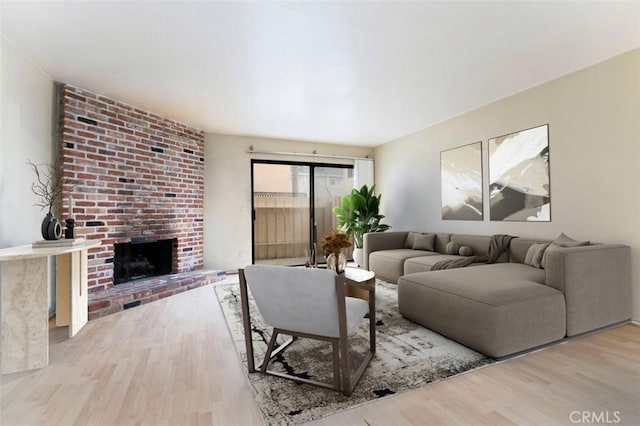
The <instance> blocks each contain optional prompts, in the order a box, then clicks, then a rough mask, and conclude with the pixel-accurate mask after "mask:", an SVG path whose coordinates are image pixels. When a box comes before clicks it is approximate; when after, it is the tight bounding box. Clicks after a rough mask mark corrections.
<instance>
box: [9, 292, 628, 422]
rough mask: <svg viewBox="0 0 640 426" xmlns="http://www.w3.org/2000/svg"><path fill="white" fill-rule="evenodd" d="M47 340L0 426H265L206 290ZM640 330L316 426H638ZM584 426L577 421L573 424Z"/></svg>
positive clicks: (605, 335) (579, 342)
mask: <svg viewBox="0 0 640 426" xmlns="http://www.w3.org/2000/svg"><path fill="white" fill-rule="evenodd" d="M65 332H66V330H65V329H55V330H53V331H52V332H51V338H52V339H51V340H52V341H51V344H50V351H51V352H50V365H49V366H48V367H46V368H44V369H41V370H38V371H33V372H25V373H16V374H11V375H5V376H2V378H1V398H2V400H1V405H0V410H1V411H0V424H1V425H3V426H4V425H20V426H23V425H138V424H140V425H142V424H144V425H254V424H255V425H259V424H261V423H262V420H261V417H260V414H259V411H258V409H257V407H256V405H255V403H254V401H253V399H252V394H251V391H250V390H249V388H248V384H247V381H246V380H245V370H244V367H243V366H242V365H241V364H240V360H239V357H238V355H237V353H236V351H235V349H234V347H233V345H232V343H231V338H230V335H229V332H228V330H227V327H226V324H225V322H224V318H223V316H222V313H221V311H220V308H219V306H218V303H217V300H216V297H215V294H214V291H213V290H212V287H211V286H207V287H202V288H198V289H195V290H192V291H189V292H186V293H182V294H179V295H176V296H173V297H171V298H168V299H164V300H161V301H158V302H154V303H151V304H148V305H143V306H139V307H137V308H133V309H130V310H127V311H124V312H121V313H119V314H115V315H111V316H108V317H105V318H102V319H99V320H95V321H91V322H89V324H87V326H85V328H84V329H83V330H82V331H81V332H80V333H79V334H78V335H77V336H76V337H74V338H73V339H68V338H66V337H65ZM639 406H640V327H637V326H635V325H625V326H622V327H618V328H615V329H611V330H608V331H605V332H602V333H599V334H596V335H592V336H588V337H584V338H580V339H576V340H573V341H569V342H567V343H564V344H561V345H556V346H553V347H550V348H547V349H544V350H542V351H539V352H535V353H531V354H528V355H525V356H522V357H519V358H515V359H511V360H508V361H504V362H501V363H498V364H494V365H491V366H489V367H486V368H483V369H480V370H476V371H474V372H471V373H467V374H463V375H460V376H457V377H455V378H452V379H449V380H445V381H442V382H439V383H434V384H431V385H428V386H425V387H423V388H420V389H416V390H414V391H411V392H406V393H403V394H399V395H396V396H392V397H388V398H385V399H382V400H380V401H376V402H373V403H369V404H365V405H362V406H360V407H357V408H355V409H351V410H346V411H343V412H340V413H337V414H335V415H332V416H329V417H327V418H325V419H322V420H320V421H318V422H316V423H315V424H317V425H337V424H340V425H341V424H345V425H425V424H446V425H449V424H452V425H457V424H472V425H478V424H491V425H500V424H535V425H553V424H566V425H571V424H573V423H572V422H571V418H570V416H571V415H572V414H571V413H572V412H574V411H588V412H595V413H596V414H598V415H599V414H600V413H601V412H604V413H607V412H608V413H609V419H610V420H615V419H616V417H614V416H615V414H616V413H615V412H618V417H619V418H620V419H621V420H622V422H621V423H623V424H640V409H639V408H638V407H639ZM573 416H574V417H573V419H578V418H579V417H576V416H581V414H573Z"/></svg>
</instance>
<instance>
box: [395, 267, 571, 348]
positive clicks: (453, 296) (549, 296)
mask: <svg viewBox="0 0 640 426" xmlns="http://www.w3.org/2000/svg"><path fill="white" fill-rule="evenodd" d="M544 275H545V274H544V271H543V270H540V269H535V268H531V267H530V266H526V265H523V264H515V263H496V264H491V265H484V266H477V267H473V268H459V269H449V270H443V271H432V272H423V273H418V274H410V275H405V276H403V277H401V278H400V279H399V281H398V309H399V311H400V313H401V314H402V315H403V316H404V317H406V318H408V319H410V320H412V321H415V322H417V323H419V324H421V325H423V326H425V327H427V328H429V329H431V330H433V331H436V332H438V333H440V334H443V335H445V336H447V337H450V338H452V339H454V340H456V341H458V342H460V343H462V344H465V345H467V346H470V347H472V348H474V349H476V350H478V351H480V352H482V353H484V354H486V355H489V356H493V357H503V356H507V355H511V354H514V353H517V352H519V351H523V350H525V349H530V348H533V347H537V346H540V345H544V344H546V343H549V342H553V341H555V340H559V339H562V338H563V337H564V335H565V330H566V328H565V327H566V317H565V302H564V296H563V294H562V293H561V292H559V291H557V290H555V289H553V288H550V287H548V286H545V285H541V282H544Z"/></svg>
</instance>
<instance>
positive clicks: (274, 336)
mask: <svg viewBox="0 0 640 426" xmlns="http://www.w3.org/2000/svg"><path fill="white" fill-rule="evenodd" d="M277 338H278V331H277V330H273V334H272V335H271V340H269V345H268V346H267V353H266V354H265V356H264V361H262V366H261V367H260V371H261V372H263V373H266V372H267V365H268V364H269V361H270V359H271V352H273V346H274V345H275V344H276V339H277Z"/></svg>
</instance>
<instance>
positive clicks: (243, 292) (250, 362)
mask: <svg viewBox="0 0 640 426" xmlns="http://www.w3.org/2000/svg"><path fill="white" fill-rule="evenodd" d="M238 277H239V278H240V306H241V307H242V326H243V329H244V344H245V347H246V350H247V369H248V370H249V373H253V372H255V371H256V367H255V360H254V358H253V337H252V335H251V315H250V312H249V295H248V293H247V280H246V279H245V276H244V270H243V269H239V270H238Z"/></svg>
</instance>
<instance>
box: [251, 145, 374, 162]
mask: <svg viewBox="0 0 640 426" xmlns="http://www.w3.org/2000/svg"><path fill="white" fill-rule="evenodd" d="M245 152H246V153H247V154H266V155H294V156H301V157H320V158H336V159H341V160H371V161H373V158H372V157H352V156H348V155H331V154H317V153H316V151H315V150H314V151H313V152H311V153H305V152H284V151H275V152H274V151H254V150H253V147H249V149H248V150H246V151H245Z"/></svg>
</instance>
